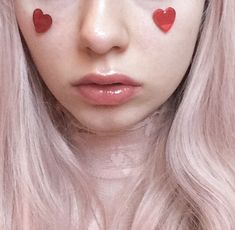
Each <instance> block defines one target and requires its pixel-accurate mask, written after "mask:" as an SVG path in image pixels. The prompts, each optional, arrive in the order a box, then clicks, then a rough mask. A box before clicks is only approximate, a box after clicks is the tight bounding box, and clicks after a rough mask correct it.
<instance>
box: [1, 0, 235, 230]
mask: <svg viewBox="0 0 235 230" xmlns="http://www.w3.org/2000/svg"><path fill="white" fill-rule="evenodd" d="M234 25H235V1H234V0H223V1H221V0H211V1H209V2H206V4H205V11H204V14H203V18H202V24H201V27H200V31H199V34H198V41H197V44H196V47H195V52H194V54H193V57H192V62H191V64H190V66H189V69H188V71H187V72H186V73H185V78H184V80H183V81H182V83H181V84H180V85H179V87H178V88H177V90H176V91H175V92H174V94H173V95H172V96H171V97H170V98H169V99H168V100H167V102H166V103H164V105H163V106H162V109H161V113H160V118H159V119H161V120H160V122H159V124H156V129H159V136H158V138H157V140H156V151H154V152H153V153H152V155H151V156H150V158H149V161H148V162H147V163H148V167H146V170H145V171H144V172H141V174H140V175H139V177H138V180H137V181H136V180H135V181H132V183H131V186H130V188H129V192H128V191H127V194H129V195H128V196H127V197H123V202H121V205H120V208H119V211H118V213H117V215H116V216H115V219H114V221H113V225H112V228H111V229H112V230H117V229H120V228H119V225H118V223H120V222H121V221H122V217H123V214H124V213H125V207H126V206H127V205H128V202H131V198H132V195H133V194H134V193H135V192H138V191H139V190H141V189H142V190H143V188H144V193H143V195H142V197H141V200H140V201H139V205H138V208H137V209H136V212H135V215H134V216H133V221H132V225H131V227H130V229H132V230H137V229H138V230H145V229H148V230H156V229H157V230H187V229H188V230H222V229H223V230H224V229H226V230H234V229H235V218H234V214H235V36H234V35H235V26H234ZM0 92H1V96H0V228H1V229H4V230H10V229H24V230H26V229H33V230H49V229H50V230H52V229H57V230H60V229H61V230H65V229H71V230H73V229H74V230H75V229H80V230H85V229H87V221H88V217H89V216H90V215H94V216H97V215H96V213H95V212H96V211H95V208H97V207H100V206H101V205H100V203H99V201H98V199H96V198H97V197H96V195H95V193H94V191H93V190H92V189H91V186H92V185H91V184H90V183H89V179H88V178H87V176H86V174H85V173H84V172H83V169H82V167H81V165H80V163H79V161H78V159H77V157H76V156H75V154H74V151H73V144H72V141H71V139H70V137H71V133H72V130H73V128H74V127H75V128H74V130H76V128H78V127H76V126H75V123H76V121H74V119H73V117H72V115H71V114H69V113H68V111H67V112H66V111H65V110H64V111H63V110H61V108H60V109H57V108H59V107H58V104H59V103H58V102H57V101H56V99H55V98H54V97H53V95H52V94H51V93H50V92H49V90H48V89H47V87H46V86H45V84H44V83H43V82H42V80H41V78H40V76H39V74H38V72H37V69H36V67H35V66H34V63H33V62H32V59H31V57H30V53H29V51H28V50H27V47H26V45H25V43H24V41H23V39H22V36H21V34H20V32H19V29H18V25H17V21H16V17H15V13H14V0H1V1H0ZM69 121H71V122H69ZM98 210H100V213H101V214H102V213H103V212H102V208H101V207H100V208H99V209H98ZM102 215H103V214H102ZM102 215H101V221H100V220H98V218H97V222H99V225H100V229H102V230H103V229H107V228H106V227H105V218H104V217H103V216H102Z"/></svg>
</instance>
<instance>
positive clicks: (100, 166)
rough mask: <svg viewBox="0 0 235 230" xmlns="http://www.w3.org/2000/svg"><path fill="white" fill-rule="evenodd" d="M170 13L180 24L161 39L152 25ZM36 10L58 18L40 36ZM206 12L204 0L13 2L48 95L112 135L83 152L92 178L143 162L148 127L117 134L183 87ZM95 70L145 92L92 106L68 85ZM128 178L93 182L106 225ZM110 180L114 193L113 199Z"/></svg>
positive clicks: (95, 129) (90, 142) (91, 141)
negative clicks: (159, 12) (162, 12)
mask: <svg viewBox="0 0 235 230" xmlns="http://www.w3.org/2000/svg"><path fill="white" fill-rule="evenodd" d="M167 7H173V8H174V9H175V11H176V20H175V23H174V25H173V26H172V28H171V29H170V30H169V31H168V32H167V33H164V32H163V31H161V30H160V29H159V28H158V27H157V26H156V25H155V23H154V22H153V19H152V13H153V11H154V10H156V9H159V8H160V9H166V8H167ZM36 8H40V9H42V10H43V12H44V13H46V14H49V15H51V17H52V19H53V24H52V26H51V28H50V29H49V30H48V31H47V32H45V33H42V34H38V33H36V32H35V28H34V24H33V20H32V15H33V11H34V10H35V9H36ZM203 8H204V0H190V1H185V0H15V9H16V17H17V21H18V24H19V27H20V30H21V31H22V34H23V36H24V38H25V41H26V43H27V45H28V47H29V50H30V52H31V54H32V57H33V60H34V63H35V65H36V67H37V69H38V71H39V73H40V75H41V77H42V79H43V80H44V82H45V83H46V85H47V86H48V88H49V89H50V91H51V92H52V93H53V94H54V96H55V97H56V98H57V100H58V101H59V102H60V103H61V104H62V105H63V106H64V107H65V108H66V109H67V110H68V111H69V112H70V113H72V114H73V116H74V117H75V118H76V119H77V120H78V121H80V123H82V124H83V125H85V126H87V127H89V129H90V130H92V131H93V132H102V133H104V134H107V138H101V140H98V139H97V138H94V137H92V138H91V139H88V140H87V143H88V146H89V152H87V151H86V149H84V152H83V154H84V156H85V158H86V157H87V159H88V161H87V162H88V163H89V164H90V166H91V168H94V169H95V170H94V172H99V171H100V172H103V170H104V168H106V169H107V168H108V169H109V171H107V170H106V171H105V174H106V175H108V176H110V178H112V177H113V178H114V173H113V171H116V170H117V166H118V167H120V174H122V170H123V169H125V167H127V166H126V163H129V161H130V160H131V162H130V164H128V167H130V166H131V164H133V168H134V167H137V166H138V164H139V162H141V161H144V158H145V156H146V155H147V154H148V152H149V149H147V148H146V146H145V145H146V140H147V139H150V138H149V137H147V136H144V129H139V130H136V132H134V133H133V136H131V138H130V135H131V134H129V133H128V132H127V133H125V132H124V131H123V133H122V135H121V136H118V135H117V136H115V133H116V132H118V131H122V130H125V129H126V128H129V127H132V126H135V125H136V124H138V123H139V122H140V121H142V120H144V119H145V118H148V116H149V114H151V113H152V112H154V111H156V110H157V109H158V108H159V107H160V106H161V105H162V104H163V103H164V102H165V101H166V100H167V99H168V98H169V97H170V96H171V95H172V93H173V92H174V91H175V89H176V88H177V87H178V85H179V84H180V82H181V81H182V79H183V77H184V75H185V73H186V71H187V69H188V67H189V65H190V62H191V59H192V55H193V51H194V48H195V43H196V40H197V37H198V32H199V27H200V24H201V17H202V13H203ZM90 72H94V73H102V74H106V73H109V72H119V73H124V74H126V75H129V76H130V77H132V78H133V79H134V80H136V81H138V82H141V83H142V89H141V91H140V93H139V94H138V95H136V96H135V97H134V98H133V99H131V100H130V101H128V102H127V103H124V104H122V105H118V106H113V107H110V106H94V105H91V104H89V103H87V102H85V101H84V100H83V99H82V98H81V97H79V96H78V95H77V94H75V93H74V91H73V87H72V85H71V83H72V82H73V81H74V80H76V79H80V78H82V77H83V76H84V75H85V74H87V73H90ZM151 125H153V127H154V126H155V124H151ZM108 134H114V137H113V138H109V136H108ZM155 135H157V134H156V133H154V135H152V138H155ZM129 140H130V141H129ZM94 142H95V144H94ZM99 143H101V144H100V145H99ZM120 143H121V144H120ZM135 144H137V145H136V147H135ZM104 146H105V147H104ZM133 146H134V147H135V148H134V147H133ZM116 147H117V148H116ZM118 147H121V149H122V151H119V148H118ZM93 154H95V157H93ZM92 158H94V159H93V160H92ZM126 159H127V160H126ZM107 162H108V163H107ZM85 167H86V166H85ZM123 176H124V177H123V181H122V180H121V179H120V180H118V181H117V182H115V180H113V181H111V180H110V181H109V180H108V181H106V180H105V178H103V182H102V184H100V181H99V180H97V181H95V180H94V187H95V191H96V192H97V194H98V195H99V194H101V195H102V196H101V198H100V199H101V200H102V202H103V204H104V207H105V210H106V213H111V214H110V215H108V218H107V219H108V220H107V223H108V224H107V225H108V226H109V224H110V223H111V221H112V217H113V216H114V212H112V211H113V210H114V211H115V209H116V208H115V207H116V204H120V202H119V200H118V199H119V194H124V192H123V191H122V190H121V189H124V190H125V188H126V186H127V185H128V184H129V182H128V181H127V182H128V183H127V184H126V180H125V176H126V174H123ZM120 178H121V177H120ZM110 182H112V187H113V189H114V190H115V192H114V191H113V193H112V194H110V190H109V189H110ZM115 183H117V184H115ZM119 188H120V190H119ZM104 194H106V195H104ZM133 210H134V211H135V210H136V208H135V206H134V205H133ZM131 212H132V211H128V213H129V214H131ZM124 222H125V221H124ZM91 229H95V228H93V227H92V228H91ZM122 229H125V228H122ZM126 229H129V228H128V227H127V228H126Z"/></svg>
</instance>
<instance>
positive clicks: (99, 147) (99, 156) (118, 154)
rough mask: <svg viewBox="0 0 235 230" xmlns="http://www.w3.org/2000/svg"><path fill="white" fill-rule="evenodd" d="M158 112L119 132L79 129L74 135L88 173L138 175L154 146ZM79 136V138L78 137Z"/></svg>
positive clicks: (106, 176)
mask: <svg viewBox="0 0 235 230" xmlns="http://www.w3.org/2000/svg"><path fill="white" fill-rule="evenodd" d="M158 114H159V112H158V111H155V112H154V113H152V114H150V115H149V116H148V117H146V118H145V119H144V120H142V121H140V122H139V123H138V124H136V125H135V126H134V127H132V128H130V129H126V130H125V131H122V132H120V133H118V134H115V135H98V134H95V133H88V132H79V133H77V134H76V135H79V137H78V136H74V137H75V141H76V145H77V146H78V148H79V150H80V151H79V153H78V157H79V161H80V162H81V165H82V166H84V169H85V170H86V172H87V173H89V174H90V175H92V176H95V177H99V178H107V179H108V178H111V179H114V178H124V177H127V176H131V175H135V174H136V172H138V171H140V169H141V168H142V167H143V166H144V163H145V162H146V161H147V159H148V156H149V153H150V152H151V151H153V149H154V143H155V140H156V137H157V129H156V124H157V123H156V122H157V118H158ZM76 137H77V138H76Z"/></svg>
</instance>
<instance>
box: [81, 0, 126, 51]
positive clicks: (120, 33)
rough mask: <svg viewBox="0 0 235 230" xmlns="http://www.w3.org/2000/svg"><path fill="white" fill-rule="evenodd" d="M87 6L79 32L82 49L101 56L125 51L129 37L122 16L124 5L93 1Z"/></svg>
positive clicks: (107, 1) (106, 1)
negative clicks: (114, 51) (112, 51)
mask: <svg viewBox="0 0 235 230" xmlns="http://www.w3.org/2000/svg"><path fill="white" fill-rule="evenodd" d="M87 4H88V5H87V7H86V11H85V15H84V16H83V18H82V19H81V25H80V31H79V42H80V47H81V48H82V49H85V50H86V51H87V52H89V53H93V54H99V55H103V54H106V53H108V52H110V51H111V50H116V51H122V50H124V49H125V48H126V47H127V46H128V42H129V36H128V31H127V28H126V27H125V23H124V18H123V15H122V12H123V11H122V7H123V4H122V3H121V2H120V1H113V0H111V1H110V0H93V1H92V0H91V1H89V2H87Z"/></svg>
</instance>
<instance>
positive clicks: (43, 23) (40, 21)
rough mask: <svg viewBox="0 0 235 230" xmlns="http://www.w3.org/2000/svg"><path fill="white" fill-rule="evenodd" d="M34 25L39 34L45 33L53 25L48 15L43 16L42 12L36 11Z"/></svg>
mask: <svg viewBox="0 0 235 230" xmlns="http://www.w3.org/2000/svg"><path fill="white" fill-rule="evenodd" d="M33 23H34V27H35V30H36V32H37V33H44V32H46V31H47V30H49V28H50V27H51V25H52V18H51V16H50V15H48V14H43V12H42V10H40V9H36V10H34V12H33Z"/></svg>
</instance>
